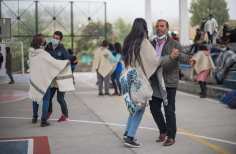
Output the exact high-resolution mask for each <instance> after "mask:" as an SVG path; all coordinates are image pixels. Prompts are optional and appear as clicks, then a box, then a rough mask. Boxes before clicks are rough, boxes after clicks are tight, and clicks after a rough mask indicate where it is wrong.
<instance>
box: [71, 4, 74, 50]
mask: <svg viewBox="0 0 236 154" xmlns="http://www.w3.org/2000/svg"><path fill="white" fill-rule="evenodd" d="M73 3H74V2H70V7H71V12H70V17H71V19H70V20H71V21H70V22H71V23H70V24H71V48H72V50H73V51H74V19H73V18H74V17H73Z"/></svg>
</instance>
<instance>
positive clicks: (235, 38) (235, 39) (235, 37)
mask: <svg viewBox="0 0 236 154" xmlns="http://www.w3.org/2000/svg"><path fill="white" fill-rule="evenodd" d="M226 36H227V37H229V39H230V41H229V42H230V43H236V28H235V29H233V30H230V31H229V32H228V33H226Z"/></svg>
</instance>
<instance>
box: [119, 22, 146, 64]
mask: <svg viewBox="0 0 236 154" xmlns="http://www.w3.org/2000/svg"><path fill="white" fill-rule="evenodd" d="M145 37H147V38H148V29H147V23H146V21H145V20H144V19H143V18H136V19H135V20H134V23H133V26H132V29H131V31H130V33H129V34H128V36H126V38H125V39H124V43H123V44H124V45H123V50H122V57H123V58H122V59H123V61H124V63H125V67H127V66H128V65H130V66H136V63H135V62H136V61H137V62H138V64H140V63H141V57H140V46H141V43H142V41H143V39H144V38H145ZM133 60H134V61H133ZM132 62H134V63H132Z"/></svg>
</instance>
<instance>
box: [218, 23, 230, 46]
mask: <svg viewBox="0 0 236 154" xmlns="http://www.w3.org/2000/svg"><path fill="white" fill-rule="evenodd" d="M230 31H231V29H230V26H229V23H227V22H226V23H224V25H223V29H222V30H221V38H220V42H221V41H222V40H224V42H225V41H226V43H229V42H230V37H229V36H226V34H227V33H229V32H230Z"/></svg>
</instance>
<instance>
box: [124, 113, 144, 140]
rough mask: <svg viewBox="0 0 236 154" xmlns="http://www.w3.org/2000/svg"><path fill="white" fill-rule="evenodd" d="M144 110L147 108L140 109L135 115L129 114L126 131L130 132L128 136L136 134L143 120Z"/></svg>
mask: <svg viewBox="0 0 236 154" xmlns="http://www.w3.org/2000/svg"><path fill="white" fill-rule="evenodd" d="M144 111H145V108H143V109H141V110H139V111H138V112H137V113H135V114H134V116H131V115H129V118H128V121H127V124H126V128H125V131H126V132H128V134H127V136H129V137H134V136H135V134H136V131H137V129H138V126H139V124H140V122H141V120H142V117H143V113H144Z"/></svg>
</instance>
